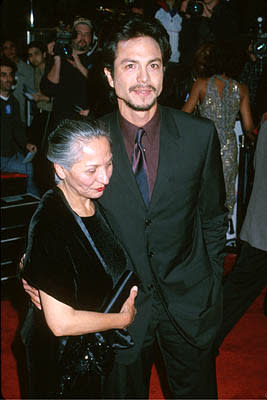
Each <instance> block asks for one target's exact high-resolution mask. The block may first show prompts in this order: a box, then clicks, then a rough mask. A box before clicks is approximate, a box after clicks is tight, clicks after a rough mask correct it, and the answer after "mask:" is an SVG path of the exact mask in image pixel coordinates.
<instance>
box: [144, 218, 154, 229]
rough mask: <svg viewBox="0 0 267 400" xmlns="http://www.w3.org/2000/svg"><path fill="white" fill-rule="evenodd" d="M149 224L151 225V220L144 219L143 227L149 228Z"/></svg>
mask: <svg viewBox="0 0 267 400" xmlns="http://www.w3.org/2000/svg"><path fill="white" fill-rule="evenodd" d="M151 224H152V221H151V219H146V220H145V226H146V227H148V226H150V225H151Z"/></svg>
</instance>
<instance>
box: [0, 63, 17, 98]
mask: <svg viewBox="0 0 267 400" xmlns="http://www.w3.org/2000/svg"><path fill="white" fill-rule="evenodd" d="M13 83H14V73H13V69H12V68H10V67H8V66H5V65H1V66H0V93H1V94H2V95H3V96H6V97H7V96H9V94H10V92H11V89H12V85H13Z"/></svg>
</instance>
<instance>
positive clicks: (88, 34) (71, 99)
mask: <svg viewBox="0 0 267 400" xmlns="http://www.w3.org/2000/svg"><path fill="white" fill-rule="evenodd" d="M73 34H74V36H76V37H75V38H73V39H72V42H71V47H72V56H71V57H68V56H62V55H59V54H58V52H57V50H56V46H55V47H54V59H53V64H52V67H51V69H50V70H49V72H48V73H47V74H45V75H44V77H43V78H42V80H41V83H40V89H41V91H42V92H43V93H44V94H45V95H47V96H49V97H53V98H54V102H53V111H54V113H53V114H54V125H57V124H58V123H59V122H60V121H61V120H62V119H65V118H75V117H76V115H77V113H78V112H79V111H80V110H81V109H88V97H89V93H88V80H89V79H91V78H90V77H89V75H90V70H91V69H92V67H93V65H94V50H95V48H96V45H97V43H96V40H95V39H94V35H93V25H92V23H91V21H90V20H89V19H86V18H78V19H76V20H75V21H74V24H73Z"/></svg>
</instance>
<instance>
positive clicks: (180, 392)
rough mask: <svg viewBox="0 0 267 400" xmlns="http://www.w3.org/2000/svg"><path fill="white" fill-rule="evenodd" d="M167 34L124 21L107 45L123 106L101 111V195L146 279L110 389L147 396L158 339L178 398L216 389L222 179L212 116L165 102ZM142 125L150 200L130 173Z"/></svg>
mask: <svg viewBox="0 0 267 400" xmlns="http://www.w3.org/2000/svg"><path fill="white" fill-rule="evenodd" d="M169 56H170V46H169V42H168V35H167V33H166V31H165V29H164V28H163V27H162V25H161V24H160V23H159V22H157V21H156V20H153V21H149V20H147V19H145V18H142V17H135V18H132V19H130V20H128V21H127V20H126V21H122V23H121V25H120V26H118V27H116V29H115V30H114V32H113V33H111V36H110V37H109V39H108V41H107V43H106V45H105V46H104V49H103V59H104V65H105V69H104V71H105V74H106V77H107V79H108V82H109V84H110V86H111V88H113V89H114V91H115V95H116V97H117V101H118V108H119V110H118V112H114V113H112V114H109V115H107V116H105V117H103V120H104V121H105V123H106V124H107V125H108V127H109V129H110V132H111V135H112V152H113V160H114V173H113V176H112V178H111V184H110V185H109V186H108V188H107V189H106V191H105V194H104V195H103V197H102V199H101V200H100V202H101V204H102V205H103V207H104V209H105V210H106V214H107V217H108V219H109V221H110V223H111V225H112V227H113V229H114V230H115V232H116V234H117V235H118V236H119V238H120V240H121V241H122V243H123V244H124V246H125V248H126V250H127V251H128V253H129V254H130V257H131V258H132V260H133V263H134V265H135V268H136V271H137V274H138V276H139V277H140V279H141V282H142V286H141V288H140V289H141V290H140V291H139V295H138V299H137V303H136V304H137V306H136V308H137V310H138V312H137V316H136V318H135V321H134V323H133V324H132V326H131V327H130V328H129V330H130V332H131V333H132V335H133V337H134V341H135V346H134V348H133V349H130V350H129V351H128V350H127V351H125V352H121V354H118V357H117V363H116V365H115V367H114V370H113V373H112V374H111V376H110V379H109V381H108V385H107V393H106V396H107V397H108V398H124V399H125V398H147V397H148V388H149V378H150V372H151V367H152V363H153V360H154V357H153V354H154V349H153V345H154V343H155V342H157V344H158V346H159V349H160V352H161V354H162V357H163V362H164V365H165V368H166V372H167V377H168V383H169V388H170V397H171V398H216V396H217V391H216V372H215V358H214V354H213V352H212V344H213V341H214V338H215V336H216V332H217V330H218V327H219V325H220V322H221V304H222V303H221V279H222V273H223V258H224V257H223V250H224V245H225V233H226V225H225V216H226V213H225V211H226V210H225V208H224V200H225V198H224V181H223V175H222V166H221V160H220V147H219V142H218V137H217V134H216V132H215V129H214V126H213V124H212V123H211V122H210V121H208V120H206V119H199V118H195V117H192V116H188V115H186V114H184V113H183V112H181V111H177V110H174V109H170V108H166V107H162V106H159V105H158V104H157V97H158V96H159V94H160V93H161V90H162V81H163V71H164V67H165V65H166V63H167V62H168V60H169ZM139 128H143V129H144V131H145V133H144V135H143V138H142V146H143V148H144V150H145V158H146V160H145V161H146V172H147V178H148V186H149V202H148V204H147V205H146V204H145V200H144V199H143V197H142V194H141V193H142V192H143V188H142V187H141V189H139V187H138V184H137V180H136V177H135V175H134V174H133V172H132V167H131V163H132V153H133V151H134V148H135V141H136V132H137V131H138V129H139Z"/></svg>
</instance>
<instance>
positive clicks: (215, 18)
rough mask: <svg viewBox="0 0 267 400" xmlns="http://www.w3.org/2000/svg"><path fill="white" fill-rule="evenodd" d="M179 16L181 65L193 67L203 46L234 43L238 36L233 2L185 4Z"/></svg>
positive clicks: (212, 0) (217, 0) (187, 1)
mask: <svg viewBox="0 0 267 400" xmlns="http://www.w3.org/2000/svg"><path fill="white" fill-rule="evenodd" d="M180 13H181V15H182V16H183V22H182V30H181V32H180V40H179V46H180V53H181V57H180V61H181V62H182V63H184V64H187V65H191V64H192V62H193V57H194V54H195V52H196V50H197V49H198V48H199V47H200V46H201V44H203V43H205V42H209V41H220V40H233V39H234V38H235V37H236V36H237V35H238V34H239V17H238V14H237V13H236V10H235V8H234V6H233V1H231V0H230V1H226V0H202V1H193V0H183V1H182V4H181V8H180Z"/></svg>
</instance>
